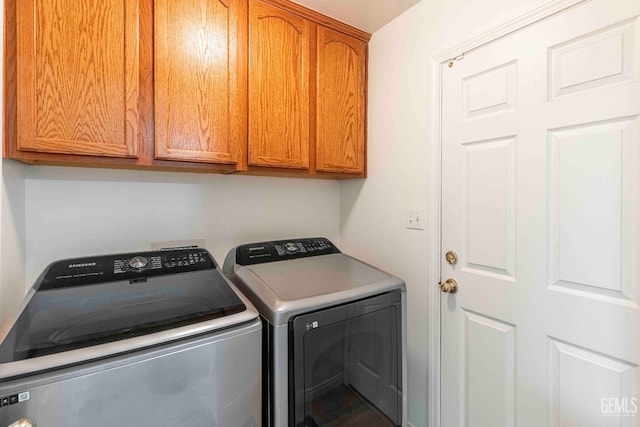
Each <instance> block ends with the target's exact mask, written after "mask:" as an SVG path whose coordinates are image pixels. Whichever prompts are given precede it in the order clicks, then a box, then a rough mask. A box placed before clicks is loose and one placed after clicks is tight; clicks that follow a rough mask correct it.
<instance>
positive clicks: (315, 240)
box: [236, 237, 340, 265]
mask: <svg viewBox="0 0 640 427" xmlns="http://www.w3.org/2000/svg"><path fill="white" fill-rule="evenodd" d="M339 253H340V250H338V248H336V247H335V245H334V244H333V243H331V242H330V241H329V239H326V238H324V237H311V238H306V239H290V240H273V241H270V242H259V243H251V244H248V245H241V246H238V248H237V250H236V264H238V265H253V264H264V263H267V262H275V261H284V260H289V259H298V258H306V257H311V256H319V255H328V254H339Z"/></svg>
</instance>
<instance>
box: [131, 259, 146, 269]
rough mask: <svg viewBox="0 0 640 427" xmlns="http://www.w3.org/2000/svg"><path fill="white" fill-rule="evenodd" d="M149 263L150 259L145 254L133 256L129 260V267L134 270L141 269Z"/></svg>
mask: <svg viewBox="0 0 640 427" xmlns="http://www.w3.org/2000/svg"><path fill="white" fill-rule="evenodd" d="M147 264H149V260H148V259H146V258H145V257H143V256H137V257H133V258H131V259H130V260H129V267H131V268H132V269H134V270H137V271H140V270H142V269H143V268H145V267H146V266H147Z"/></svg>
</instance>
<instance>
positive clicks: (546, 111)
mask: <svg viewBox="0 0 640 427" xmlns="http://www.w3.org/2000/svg"><path fill="white" fill-rule="evenodd" d="M638 15H640V4H639V3H638V2H635V1H627V0H625V1H621V2H619V4H617V7H615V8H612V7H611V5H610V4H608V3H607V2H605V1H600V0H594V1H591V2H588V3H586V4H584V5H582V6H580V7H576V8H574V9H571V10H570V11H566V12H563V13H560V14H558V15H556V16H554V17H552V18H550V19H547V20H544V21H542V22H540V23H538V24H535V25H533V26H531V27H528V28H526V29H525V30H522V31H519V32H517V33H515V34H512V35H510V36H508V37H505V38H503V39H500V40H498V41H496V42H493V43H490V44H489V45H486V46H484V47H482V48H479V49H477V50H475V51H473V52H471V53H468V54H465V57H464V59H463V60H461V61H457V62H456V63H455V64H454V66H453V67H451V68H449V67H444V68H443V70H442V73H443V104H442V108H443V118H442V129H443V139H442V165H443V167H442V183H443V184H442V185H443V186H442V248H441V252H442V253H443V254H444V253H445V252H447V251H449V250H455V251H456V252H457V253H458V255H459V260H458V263H457V264H455V265H449V264H448V263H446V262H445V261H444V259H443V262H442V265H441V269H442V279H443V280H446V279H447V278H454V279H455V280H456V281H457V282H458V286H459V287H458V293H456V294H448V295H446V294H442V299H441V313H442V331H441V334H442V390H441V391H442V412H441V413H442V425H443V426H445V427H449V426H463V425H464V426H478V427H483V426H489V425H490V426H494V425H495V426H502V425H505V426H515V425H517V426H519V427H522V426H530V427H540V426H563V427H564V426H566V427H569V426H571V427H574V426H581V427H582V426H588V427H590V426H594V427H595V426H609V425H616V426H625V427H630V426H634V427H637V426H640V416H639V415H636V414H635V412H633V413H631V412H630V411H631V410H635V409H634V408H635V407H634V406H633V404H637V403H638V398H640V377H639V369H638V366H639V365H640V334H638V333H637V330H638V328H640V308H639V305H638V294H639V292H640V274H639V271H640V270H639V268H638V266H637V264H638V260H639V259H640V242H639V241H640V212H639V209H640V140H639V139H640V134H639V132H640V102H638V100H639V99H640V81H639V76H640V69H639V68H640V63H639V62H638V61H637V52H638V51H640V50H639V49H640V46H638V40H639V39H638V37H637V34H638V33H639V32H640V23H639V21H638V18H637V17H638ZM606 404H610V405H611V406H610V407H611V408H613V409H612V411H613V412H607V408H609V406H606ZM616 405H617V406H616ZM625 405H626V406H625ZM625 408H626V409H628V410H629V411H628V412H625Z"/></svg>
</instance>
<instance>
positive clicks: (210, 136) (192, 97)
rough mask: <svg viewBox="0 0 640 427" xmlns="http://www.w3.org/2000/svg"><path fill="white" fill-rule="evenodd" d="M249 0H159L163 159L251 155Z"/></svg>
mask: <svg viewBox="0 0 640 427" xmlns="http://www.w3.org/2000/svg"><path fill="white" fill-rule="evenodd" d="M246 5H247V3H246V0H183V1H174V0H156V1H155V81H154V84H155V100H156V103H155V147H156V158H160V159H174V160H190V161H198V162H209V163H238V162H242V159H243V157H244V156H246V148H245V147H246V144H247V142H246V132H247V120H246V117H247V113H246V111H247V106H246V98H247V84H246V72H247V61H246V56H247V47H246V32H247V24H246V22H247V6H246ZM245 163H246V160H245Z"/></svg>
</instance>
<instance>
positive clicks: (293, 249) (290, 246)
mask: <svg viewBox="0 0 640 427" xmlns="http://www.w3.org/2000/svg"><path fill="white" fill-rule="evenodd" d="M284 247H285V249H286V250H287V252H298V245H296V244H295V243H293V242H289V243H287V244H285V245H284Z"/></svg>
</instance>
